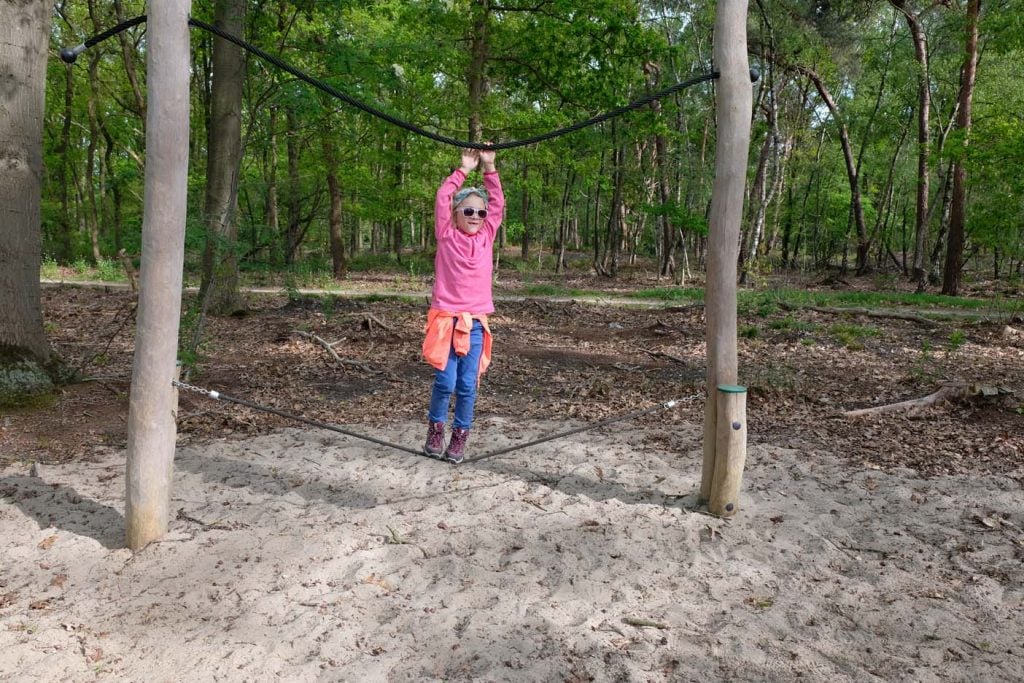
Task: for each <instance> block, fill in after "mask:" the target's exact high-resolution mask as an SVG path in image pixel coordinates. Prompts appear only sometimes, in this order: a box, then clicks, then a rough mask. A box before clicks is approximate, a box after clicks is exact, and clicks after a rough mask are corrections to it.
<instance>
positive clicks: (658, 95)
mask: <svg viewBox="0 0 1024 683" xmlns="http://www.w3.org/2000/svg"><path fill="white" fill-rule="evenodd" d="M145 20H146V15H144V14H143V15H140V16H137V17H135V18H134V19H129V20H128V21H123V22H121V23H120V24H118V25H117V26H114V27H113V28H109V29H107V30H106V31H104V32H103V33H100V34H97V35H96V36H94V37H92V38H90V39H89V40H87V41H85V43H83V44H82V45H79V46H77V47H74V48H65V49H63V50H61V51H60V57H61V59H63V60H64V61H65V62H67V63H68V64H71V63H73V62H74V61H75V59H76V58H77V57H78V55H79V54H81V53H82V52H83V51H84V50H85V49H86V48H89V47H92V46H93V45H95V44H96V43H99V42H101V41H103V40H106V39H107V38H109V37H110V36H113V35H116V34H117V33H120V32H121V31H124V30H125V29H128V28H131V27H132V26H136V25H138V24H141V23H142V22H144V21H145ZM188 23H189V25H191V26H195V27H196V28H201V29H203V30H204V31H208V32H209V33H212V34H214V35H216V36H220V37H221V38H223V39H224V40H227V41H229V42H231V43H234V44H235V45H237V46H239V47H240V48H242V49H243V50H246V51H248V52H250V53H252V54H254V55H256V56H257V57H259V58H260V59H263V60H265V61H267V62H270V63H271V64H273V65H274V66H276V67H278V68H279V69H281V70H283V71H286V72H288V73H290V74H291V75H292V76H295V77H296V78H298V79H299V80H301V81H303V82H305V83H308V84H309V85H311V86H313V87H314V88H317V89H318V90H321V91H323V92H325V93H327V94H328V95H331V96H332V97H335V98H337V99H339V100H341V101H343V102H345V103H347V104H349V105H351V106H353V107H355V108H356V109H359V110H361V111H364V112H366V113H367V114H370V115H371V116H375V117H377V118H379V119H381V120H383V121H387V122H388V123H390V124H392V125H395V126H398V127H399V128H403V129H405V130H407V131H409V132H411V133H415V134H416V135H420V136H422V137H425V138H428V139H430V140H434V141H435V142H441V143H444V144H446V145H452V146H454V147H461V148H464V149H490V150H499V149H511V148H513V147H524V146H526V145H532V144H535V143H537V142H543V141H545V140H551V139H553V138H557V137H561V136H562V135H566V134H568V133H573V132H575V131H578V130H581V129H583V128H587V127H588V126H593V125H595V124H598V123H601V122H602V121H607V120H608V119H611V118H615V117H616V116H621V115H622V114H626V113H628V112H631V111H633V110H635V109H639V108H641V107H644V106H646V105H648V104H650V103H651V102H654V101H655V100H660V99H663V98H665V97H668V96H669V95H672V94H673V93H677V92H679V91H680V90H685V89H686V88H689V87H691V86H694V85H697V84H698V83H703V82H705V81H710V80H713V79H715V78H718V76H719V73H718V72H717V71H712V72H710V73H706V74H703V75H701V76H695V77H694V78H691V79H689V80H686V81H683V82H681V83H677V84H675V85H673V86H671V87H668V88H665V89H663V90H659V91H657V92H654V93H650V94H648V95H644V96H643V97H641V98H639V99H637V100H634V101H633V102H630V103H629V104H627V105H624V106H622V107H617V108H615V109H612V110H611V111H607V112H605V113H603V114H599V115H597V116H593V117H591V118H589V119H587V120H586V121H580V122H578V123H574V124H572V125H571V126H566V127H564V128H559V129H557V130H553V131H549V132H547V133H541V134H540V135H534V136H532V137H528V138H523V139H521V140H511V141H508V142H498V143H493V144H488V143H482V142H469V141H468V140H458V139H456V138H452V137H449V136H447V135H441V134H439V133H434V132H432V131H429V130H426V129H424V128H420V127H419V126H417V125H415V124H412V123H409V122H407V121H403V120H402V119H399V118H396V117H394V116H392V115H391V114H388V113H387V112H383V111H381V110H380V109H377V108H376V107H373V106H371V105H369V104H366V103H365V102H361V101H359V100H357V99H355V98H354V97H352V96H350V95H348V94H346V93H343V92H342V91H340V90H338V89H337V88H335V87H334V86H332V85H329V84H327V83H324V82H323V81H321V80H319V79H318V78H314V77H313V76H310V75H309V74H307V73H305V72H303V71H301V70H299V69H297V68H295V67H294V66H292V65H290V64H288V63H287V62H285V61H283V60H281V59H279V58H277V57H275V56H274V55H272V54H269V53H267V52H265V51H263V50H261V49H260V48H258V47H256V46H255V45H252V44H251V43H248V42H246V41H244V40H242V39H241V38H239V37H237V36H234V35H232V34H230V33H227V32H226V31H222V30H221V29H219V28H217V27H216V26H214V25H212V24H208V23H206V22H205V21H200V20H199V19H193V18H189V20H188ZM758 77H759V75H758V74H757V72H756V71H755V70H751V72H750V78H751V81H756V80H757V79H758Z"/></svg>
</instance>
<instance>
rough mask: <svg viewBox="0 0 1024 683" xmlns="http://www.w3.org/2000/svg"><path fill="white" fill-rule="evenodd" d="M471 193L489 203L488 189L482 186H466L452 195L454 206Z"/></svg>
mask: <svg viewBox="0 0 1024 683" xmlns="http://www.w3.org/2000/svg"><path fill="white" fill-rule="evenodd" d="M471 194H475V195H476V196H477V197H479V198H480V199H482V200H484V204H485V205H486V204H487V201H488V200H487V190H485V189H483V188H482V187H464V188H462V189H461V190H459V191H458V192H456V193H455V196H454V197H452V207H456V206H458V205H459V204H461V203H462V200H463V199H465V198H466V197H468V196H469V195H471Z"/></svg>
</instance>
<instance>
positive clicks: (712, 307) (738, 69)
mask: <svg viewBox="0 0 1024 683" xmlns="http://www.w3.org/2000/svg"><path fill="white" fill-rule="evenodd" d="M715 11H716V18H715V64H716V66H717V67H718V69H719V71H720V73H721V76H720V77H719V79H718V82H717V85H716V90H717V100H718V101H717V107H716V109H717V114H718V115H717V121H716V124H717V130H718V143H717V152H716V155H715V182H714V186H713V189H712V193H711V195H712V196H711V220H710V233H709V236H708V265H707V288H706V292H705V301H706V305H705V312H706V316H707V385H706V386H707V402H706V404H705V407H704V466H703V470H702V476H701V489H700V490H701V498H703V499H705V500H707V499H708V498H710V496H711V485H712V481H713V478H714V472H715V466H716V458H717V457H718V456H719V455H721V456H722V457H725V455H726V454H718V453H716V445H715V440H716V432H717V426H718V425H717V423H718V416H717V413H716V408H715V399H716V393H717V392H716V390H715V388H716V387H717V386H718V385H719V384H736V382H737V379H738V372H739V370H738V353H737V348H736V268H737V265H736V264H737V261H738V258H737V257H738V250H739V234H740V221H741V220H742V219H743V190H744V186H745V184H746V175H747V154H748V148H749V146H750V115H751V108H752V104H753V94H752V92H751V87H750V67H749V63H748V61H747V30H746V27H747V3H746V1H745V0H736V1H735V2H730V3H720V4H719V5H718V6H717V8H716V10H715Z"/></svg>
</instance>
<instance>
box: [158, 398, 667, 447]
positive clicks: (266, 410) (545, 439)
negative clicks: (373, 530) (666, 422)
mask: <svg viewBox="0 0 1024 683" xmlns="http://www.w3.org/2000/svg"><path fill="white" fill-rule="evenodd" d="M172 384H173V385H174V386H176V387H178V388H180V389H186V390H188V391H194V392H196V393H199V394H202V395H203V396H206V397H208V398H212V399H213V400H215V401H227V402H228V403H234V404H236V405H240V406H245V407H246V408H252V409H253V410H257V411H260V412H263V413H270V414H271V415H277V416H278V417H283V418H286V419H289V420H295V421H296V422H301V423H303V424H307V425H310V426H311V427H317V428H319V429H327V430H329V431H332V432H337V433H339V434H344V435H345V436H351V437H353V438H355V439H362V440H363V441H369V442H371V443H375V444H377V445H379V446H387V447H388V448H394V449H395V450H398V451H402V452H404V453H412V454H413V455H424V453H423V451H422V450H417V449H415V448H409V447H408V446H401V445H399V444H395V443H391V442H390V441H384V440H383V439H378V438H376V437H372V436H366V435H365V434H359V433H357V432H353V431H351V430H348V429H345V428H343V427H339V426H338V425H333V424H329V423H327V422H319V421H317V420H310V419H309V418H307V417H302V416H301V415H295V414H293V413H288V412H285V411H283V410H278V409H277V408H269V407H267V406H261V405H259V404H258V403H252V402H251V401H246V400H245V399H242V398H235V397H234V396H228V395H227V394H222V393H220V392H219V391H210V390H208V389H202V388H200V387H197V386H193V385H191V384H186V383H185V382H179V381H177V380H174V381H172ZM678 403H679V401H666V402H665V403H659V404H658V405H655V406H651V407H650V408H644V409H643V410H637V411H634V412H632V413H626V414H625V415H619V416H616V417H610V418H608V419H607V420H602V421H600V422H594V423H592V424H588V425H583V426H582V427H576V428H574V429H570V430H568V431H564V432H558V433H557V434H551V435H549V436H544V437H541V438H539V439H534V440H533V441H527V442H526V443H520V444H514V445H512V446H507V447H505V448H499V449H498V450H495V451H490V452H489V453H484V454H483V455H477V456H473V457H471V458H466V459H465V460H463V463H470V462H479V461H481V460H486V459H487V458H494V457H496V456H499V455H506V454H508V453H511V452H513V451H518V450H522V449H524V448H529V447H530V446H536V445H538V444H542V443H546V442H548V441H554V440H555V439H561V438H564V437H566V436H571V435H573V434H579V433H580V432H585V431H588V430H591V429H597V428H598V427H605V426H607V425H610V424H614V423H616V422H623V421H625V420H632V419H634V418H637V417H641V416H643V415H647V414H648V413H653V412H655V411H657V410H664V409H667V408H673V407H675V406H676V405H677V404H678Z"/></svg>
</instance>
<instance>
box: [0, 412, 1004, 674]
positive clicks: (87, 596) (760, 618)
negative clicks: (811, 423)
mask: <svg viewBox="0 0 1024 683" xmlns="http://www.w3.org/2000/svg"><path fill="white" fill-rule="evenodd" d="M571 426H573V423H554V422H551V423H540V422H528V423H523V422H519V421H517V422H516V423H514V424H513V423H512V422H511V421H508V420H503V419H498V418H483V419H480V420H479V421H478V424H477V425H476V428H475V429H474V432H473V437H472V441H471V444H470V446H471V448H476V449H477V452H479V451H480V450H481V449H490V448H496V447H500V446H504V445H507V444H509V443H513V442H519V441H526V440H528V439H531V438H536V437H538V436H542V435H545V434H548V433H552V432H555V431H559V430H562V429H565V428H567V427H571ZM423 432H424V428H423V425H421V424H418V423H416V424H412V423H405V424H396V425H392V426H390V427H388V428H386V429H381V430H377V431H375V432H373V433H374V434H375V435H376V436H378V437H380V438H384V439H387V440H390V441H394V442H398V443H404V444H409V445H414V446H415V445H417V444H418V443H419V441H420V440H421V439H422V437H423ZM790 446H792V444H790ZM7 455H8V456H9V455H10V454H7ZM124 460H125V453H124V451H122V450H112V449H97V450H96V451H95V452H94V453H93V455H92V456H91V457H89V458H85V459H82V460H77V461H75V462H71V463H68V464H64V465H59V466H58V465H53V466H42V467H36V468H34V469H33V468H31V467H30V464H29V463H24V462H17V463H15V464H12V465H9V466H6V467H4V468H2V469H0V680H4V681H34V682H35V681H62V682H63V681H91V680H107V681H147V682H150V681H153V682H157V681H197V680H201V681H262V680H286V681H429V680H447V681H469V680H472V681H589V680H594V681H704V682H706V681H726V680H728V681H793V680H806V681H1020V680H1024V561H1022V558H1024V531H1022V529H1024V493H1022V489H1021V481H1022V477H1021V476H1009V477H986V478H969V477H952V476H951V477H943V478H933V479H922V478H920V477H919V476H918V475H917V474H916V473H915V472H913V471H909V470H901V471H895V472H883V471H880V470H877V469H871V468H869V467H865V466H858V465H857V464H855V463H850V462H848V461H846V460H843V459H841V458H838V457H835V456H833V455H829V454H824V453H816V452H811V451H806V450H802V449H800V448H799V447H790V448H780V447H776V446H772V445H767V444H757V443H752V444H751V445H750V448H749V452H748V461H747V468H746V473H745V477H744V491H743V497H742V499H741V510H740V513H739V514H738V515H737V516H736V517H734V518H732V519H729V520H724V519H718V518H715V517H711V516H709V515H707V514H704V513H702V512H700V511H699V509H697V508H696V506H695V503H696V492H697V490H698V488H699V482H700V461H701V456H700V428H699V426H695V425H688V424H674V425H670V426H667V427H665V428H643V429H641V428H639V427H636V426H630V425H626V426H624V427H619V428H617V429H609V430H605V431H597V432H585V433H581V434H577V435H574V436H571V437H567V438H565V439H561V440H557V441H552V442H549V443H546V444H543V445H540V446H536V447H533V448H530V449H527V450H522V451H517V452H514V453H511V454H509V455H507V456H504V457H501V458H494V459H488V460H484V461H481V462H478V463H471V464H466V465H462V466H458V467H453V466H449V465H446V464H444V463H441V462H438V461H434V460H429V459H427V458H423V457H416V456H411V455H408V454H405V453H401V452H398V451H393V450H389V449H387V448H384V447H380V446H376V445H373V444H369V443H366V442H362V441H358V440H354V439H351V438H348V437H344V436H339V435H336V434H333V433H331V432H326V431H315V430H314V431H303V430H284V431H280V432H276V433H273V434H270V435H267V436H263V437H259V438H255V439H250V440H245V441H240V440H235V441H215V442H211V443H203V444H189V445H183V446H181V447H180V448H179V449H178V453H177V457H176V462H175V480H174V490H173V500H172V522H171V525H170V529H169V532H168V533H167V535H166V536H165V537H164V538H163V539H162V540H161V541H159V542H156V543H153V544H151V545H149V546H148V547H146V548H145V549H143V550H142V551H140V552H138V553H135V554H134V555H133V554H132V553H131V552H130V551H128V550H127V549H125V548H124V547H123V545H124V544H123V534H124V518H123V512H124ZM1022 474H1024V473H1022Z"/></svg>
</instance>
